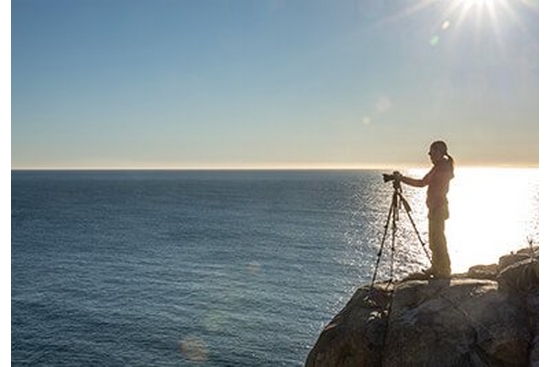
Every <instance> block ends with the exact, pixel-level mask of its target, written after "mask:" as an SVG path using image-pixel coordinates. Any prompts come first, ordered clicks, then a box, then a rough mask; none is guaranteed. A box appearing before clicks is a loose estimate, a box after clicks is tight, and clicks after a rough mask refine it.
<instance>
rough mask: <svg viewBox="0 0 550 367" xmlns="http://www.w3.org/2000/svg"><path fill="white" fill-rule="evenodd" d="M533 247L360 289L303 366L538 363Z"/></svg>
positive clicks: (452, 366) (508, 365)
mask: <svg viewBox="0 0 550 367" xmlns="http://www.w3.org/2000/svg"><path fill="white" fill-rule="evenodd" d="M538 261H539V259H538V247H536V248H529V249H526V250H522V251H518V253H516V254H510V255H506V256H503V257H501V258H500V260H499V264H498V265H496V264H492V265H479V266H474V267H472V268H470V270H469V271H468V273H465V274H460V275H456V274H455V275H453V277H452V278H451V279H445V280H444V279H439V280H436V279H425V278H426V277H425V276H423V275H422V274H412V275H411V276H409V277H407V278H405V279H403V280H401V281H399V282H397V284H395V286H394V288H393V293H392V292H391V290H388V289H387V288H386V287H384V284H379V283H376V284H375V285H374V288H373V290H372V291H371V290H370V285H366V286H363V287H361V288H359V289H358V290H357V291H356V292H355V294H354V295H353V297H352V298H351V300H350V301H349V302H348V304H347V305H346V306H345V307H344V309H343V310H342V311H341V312H340V313H339V314H338V315H337V316H336V317H334V319H333V320H332V321H331V322H330V323H329V324H328V325H327V327H326V328H325V329H324V330H323V331H322V333H321V335H320V336H319V339H318V340H317V343H316V344H315V346H314V348H313V349H312V350H311V352H310V353H309V355H308V358H307V361H306V366H307V367H312V366H315V367H319V366H322V367H326V366H335V367H336V366H338V367H341V366H345V367H353V366H358V367H359V366H374V367H378V366H383V367H393V366H399V367H400V366H407V367H408V366H412V367H414V366H423V367H431V366H434V367H435V366H437V367H439V366H444V367H455V366H456V367H459V366H460V367H462V366H474V367H477V366H479V367H481V366H487V367H495V366H499V367H500V366H503V367H515V366H518V367H519V366H530V367H535V366H537V367H538V364H539V328H538V324H539V302H538V299H539V291H538V285H539V268H538Z"/></svg>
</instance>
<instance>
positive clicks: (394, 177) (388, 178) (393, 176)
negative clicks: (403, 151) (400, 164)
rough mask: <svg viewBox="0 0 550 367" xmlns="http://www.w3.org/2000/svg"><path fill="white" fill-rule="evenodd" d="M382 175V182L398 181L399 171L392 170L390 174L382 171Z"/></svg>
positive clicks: (399, 177)
mask: <svg viewBox="0 0 550 367" xmlns="http://www.w3.org/2000/svg"><path fill="white" fill-rule="evenodd" d="M382 177H383V178H384V182H389V181H397V182H399V181H400V179H401V173H400V172H399V171H393V173H392V174H391V175H390V174H387V173H383V174H382Z"/></svg>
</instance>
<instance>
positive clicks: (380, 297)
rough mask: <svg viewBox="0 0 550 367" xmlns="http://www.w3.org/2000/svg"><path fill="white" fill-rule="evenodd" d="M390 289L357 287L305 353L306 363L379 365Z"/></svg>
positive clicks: (317, 365)
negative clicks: (306, 356)
mask: <svg viewBox="0 0 550 367" xmlns="http://www.w3.org/2000/svg"><path fill="white" fill-rule="evenodd" d="M389 300H390V292H389V291H388V290H385V288H383V287H375V288H374V289H373V291H372V292H371V291H370V286H365V287H362V288H359V289H358V290H357V291H356V292H355V294H354V295H353V297H352V298H351V300H350V301H349V302H348V304H347V305H346V306H345V307H344V309H343V310H342V311H341V312H340V313H339V314H338V315H337V316H336V317H335V318H334V319H332V321H331V322H330V323H329V324H328V325H327V326H326V327H325V328H324V330H323V331H322V333H321V335H320V337H319V339H318V341H317V343H316V344H315V347H314V348H313V349H312V350H311V352H310V353H309V355H308V358H307V361H306V366H307V367H324V366H341V367H352V366H379V365H380V361H381V358H382V354H381V353H382V348H383V346H384V335H385V332H386V320H387V313H386V309H387V305H388V302H389Z"/></svg>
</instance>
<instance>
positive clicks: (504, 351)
mask: <svg viewBox="0 0 550 367" xmlns="http://www.w3.org/2000/svg"><path fill="white" fill-rule="evenodd" d="M530 340H531V338H530V333H529V330H528V329H527V325H526V319H525V316H524V315H523V313H522V310H521V309H519V308H518V307H517V306H516V305H515V304H513V303H511V302H509V300H508V298H507V296H506V295H504V294H501V293H499V292H498V285H497V283H496V282H494V281H491V280H473V279H458V280H455V279H453V280H447V281H445V280H437V281H431V282H427V281H416V282H406V283H403V284H400V285H399V286H397V287H396V289H395V294H394V298H393V304H392V310H391V314H390V317H389V322H388V330H387V337H386V344H385V347H384V352H383V363H382V365H383V366H388V367H391V366H434V367H436V366H457V367H458V366H493V365H496V366H525V365H526V364H527V361H528V359H529V344H530Z"/></svg>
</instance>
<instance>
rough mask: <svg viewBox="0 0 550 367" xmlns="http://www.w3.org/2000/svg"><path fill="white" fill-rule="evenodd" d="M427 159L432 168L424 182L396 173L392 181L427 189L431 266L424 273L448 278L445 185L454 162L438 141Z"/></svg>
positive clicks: (449, 262)
mask: <svg viewBox="0 0 550 367" xmlns="http://www.w3.org/2000/svg"><path fill="white" fill-rule="evenodd" d="M428 155H429V156H430V159H431V161H432V163H433V167H432V168H431V170H430V171H429V172H428V173H427V174H426V175H425V176H424V178H422V179H415V178H411V177H407V176H403V175H401V174H399V173H398V177H396V179H398V180H399V181H401V182H403V183H404V184H407V185H410V186H413V187H425V186H428V191H427V197H426V205H427V206H428V233H429V235H428V236H429V245H430V250H431V251H432V266H431V267H430V268H429V269H427V270H425V271H424V273H425V274H426V275H429V276H433V277H434V278H448V277H450V276H451V260H450V258H449V252H448V250H447V239H446V237H445V220H447V219H448V218H449V203H448V201H447V193H448V192H449V182H450V180H451V179H452V178H453V177H454V159H453V158H452V157H451V156H450V154H449V152H448V149H447V144H445V142H443V141H441V140H438V141H434V142H433V143H432V144H431V145H430V151H429V152H428Z"/></svg>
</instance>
